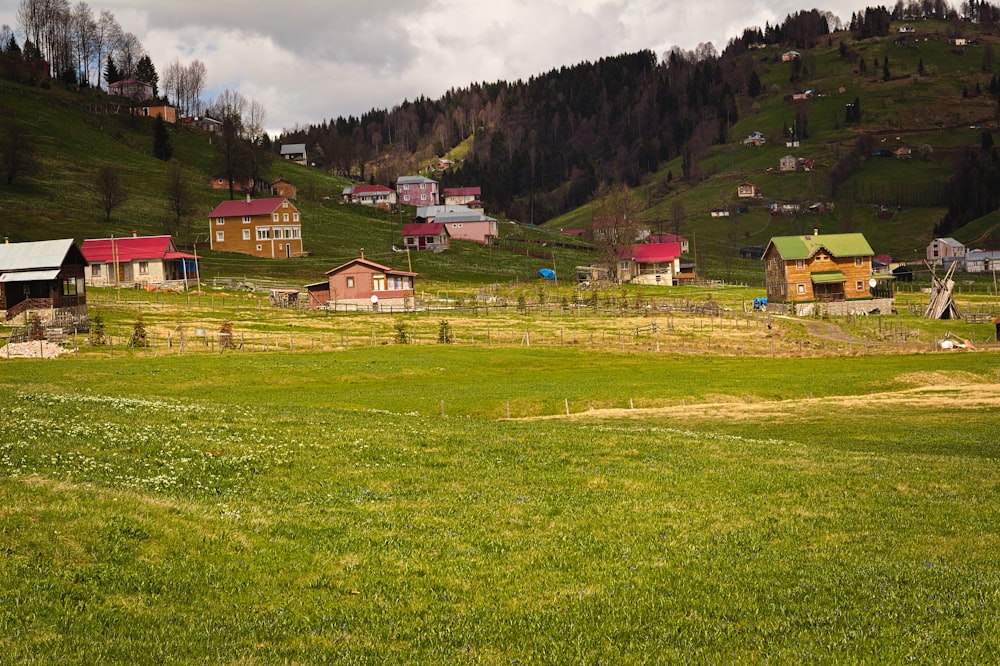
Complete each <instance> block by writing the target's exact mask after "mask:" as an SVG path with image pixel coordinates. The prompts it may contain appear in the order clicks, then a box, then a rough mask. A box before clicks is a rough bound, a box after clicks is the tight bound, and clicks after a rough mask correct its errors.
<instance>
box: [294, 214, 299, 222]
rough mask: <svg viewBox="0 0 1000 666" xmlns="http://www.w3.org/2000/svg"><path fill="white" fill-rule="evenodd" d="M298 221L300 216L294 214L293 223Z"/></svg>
mask: <svg viewBox="0 0 1000 666" xmlns="http://www.w3.org/2000/svg"><path fill="white" fill-rule="evenodd" d="M298 221H299V214H298V213H292V222H298Z"/></svg>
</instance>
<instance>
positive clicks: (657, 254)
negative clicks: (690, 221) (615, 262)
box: [620, 243, 681, 264]
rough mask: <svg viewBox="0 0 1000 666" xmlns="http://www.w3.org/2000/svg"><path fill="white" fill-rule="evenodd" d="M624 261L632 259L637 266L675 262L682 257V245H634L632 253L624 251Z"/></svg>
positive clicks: (622, 255)
mask: <svg viewBox="0 0 1000 666" xmlns="http://www.w3.org/2000/svg"><path fill="white" fill-rule="evenodd" d="M620 256H621V258H622V259H632V260H633V261H635V262H636V263H637V264H659V263H666V262H668V261H673V260H674V259H676V258H677V257H679V256H681V244H680V243H642V244H640V245H633V246H632V249H631V251H623V252H622V253H621V255H620Z"/></svg>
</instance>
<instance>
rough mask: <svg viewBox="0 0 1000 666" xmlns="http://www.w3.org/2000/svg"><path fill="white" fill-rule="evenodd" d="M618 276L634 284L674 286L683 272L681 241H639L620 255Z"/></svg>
mask: <svg viewBox="0 0 1000 666" xmlns="http://www.w3.org/2000/svg"><path fill="white" fill-rule="evenodd" d="M618 262H619V263H618V277H619V279H621V280H622V281H623V282H631V283H632V284H654V285H662V286H664V287H672V286H673V284H674V276H676V275H677V274H678V273H680V272H681V244H680V243H676V242H673V243H639V244H636V245H633V246H632V247H630V248H625V249H623V250H622V252H621V253H619V256H618Z"/></svg>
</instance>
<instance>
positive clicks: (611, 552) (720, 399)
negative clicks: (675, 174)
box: [0, 333, 1000, 664]
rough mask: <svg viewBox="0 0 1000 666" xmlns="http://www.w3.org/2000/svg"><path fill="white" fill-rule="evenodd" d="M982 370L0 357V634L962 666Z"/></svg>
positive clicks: (984, 648)
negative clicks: (950, 665)
mask: <svg viewBox="0 0 1000 666" xmlns="http://www.w3.org/2000/svg"><path fill="white" fill-rule="evenodd" d="M701 334H702V335H704V333H701ZM998 382H1000V374H998V371H997V363H996V352H979V353H972V354H942V353H937V354H928V353H923V354H892V355H865V356H842V355H841V356H818V357H809V358H796V357H776V358H759V357H758V358H748V357H738V356H728V357H716V356H705V355H678V354H666V353H662V354H652V353H648V352H639V351H631V350H630V351H627V352H616V351H613V350H608V349H604V350H596V351H595V350H593V349H588V348H580V347H576V348H574V347H555V346H552V347H530V348H528V347H523V346H520V347H518V346H510V345H508V346H505V347H501V346H496V347H483V346H478V347H474V346H471V345H468V344H453V345H440V344H423V345H392V344H390V345H383V344H378V345H375V346H371V345H366V346H358V347H350V348H347V349H340V350H339V351H324V352H322V353H320V352H312V351H296V352H294V353H291V352H287V351H282V352H273V351H272V352H267V353H265V352H260V351H258V352H248V351H245V350H244V351H242V352H239V353H226V354H222V355H220V354H217V353H216V354H208V353H200V354H194V353H185V354H177V353H165V352H162V351H161V352H158V353H152V354H150V353H148V352H143V351H139V350H126V349H124V348H120V349H119V350H118V352H117V353H116V354H115V355H114V356H113V357H112V356H110V355H109V354H108V353H107V350H105V351H103V352H99V353H92V352H85V353H81V354H80V355H79V356H74V355H71V356H69V357H63V358H61V359H57V360H52V361H29V360H22V361H18V360H10V361H3V362H0V385H2V386H3V387H4V394H5V396H6V399H5V400H4V401H3V403H2V405H0V412H2V416H0V418H2V421H3V423H4V424H5V425H4V428H3V429H2V430H0V499H2V502H0V506H2V507H3V508H2V509H0V511H2V521H0V524H2V528H0V581H2V582H0V653H2V654H4V659H3V661H7V662H9V663H28V664H30V663H39V664H41V663H81V664H82V663H88V664H89V663H130V664H133V663H157V664H164V663H167V664H171V663H193V662H208V663H241V664H258V663H259V664H264V663H275V662H285V663H326V662H337V663H371V662H386V661H391V662H407V663H431V662H441V661H446V662H451V663H455V662H457V663H500V662H505V663H510V662H528V663H537V662H547V663H551V662H557V663H566V662H577V663H579V662H585V663H595V662H602V661H603V662H614V663H646V662H649V661H685V662H696V663H720V662H727V663H733V662H747V661H753V662H764V661H767V662H801V661H818V662H834V661H836V662H844V661H847V662H873V661H879V662H884V661H919V662H980V663H982V662H985V661H989V660H990V659H991V657H990V656H989V655H991V654H995V653H996V651H997V650H998V649H1000V640H998V638H997V637H998V636H1000V633H998V631H997V630H998V629H1000V619H998V613H1000V567H998V566H997V564H996V559H995V553H996V550H997V548H998V547H1000V543H998V540H1000V538H998V537H1000V535H998V531H997V525H998V524H1000V520H998V519H1000V516H998V509H997V506H998V502H997V500H998V482H997V479H998V468H997V459H998V455H1000V450H998V442H997V436H996V423H997V416H998V413H1000V409H998V407H1000V395H998V391H997V384H998ZM567 407H568V408H569V411H570V412H571V415H570V416H569V417H567V416H566V411H567ZM508 410H509V412H510V413H511V416H512V417H513V418H511V419H508V418H507V412H508ZM525 416H527V417H530V418H527V419H525V418H521V417H525Z"/></svg>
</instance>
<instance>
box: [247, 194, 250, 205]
mask: <svg viewBox="0 0 1000 666" xmlns="http://www.w3.org/2000/svg"><path fill="white" fill-rule="evenodd" d="M247 203H250V193H249V192H247Z"/></svg>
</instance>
